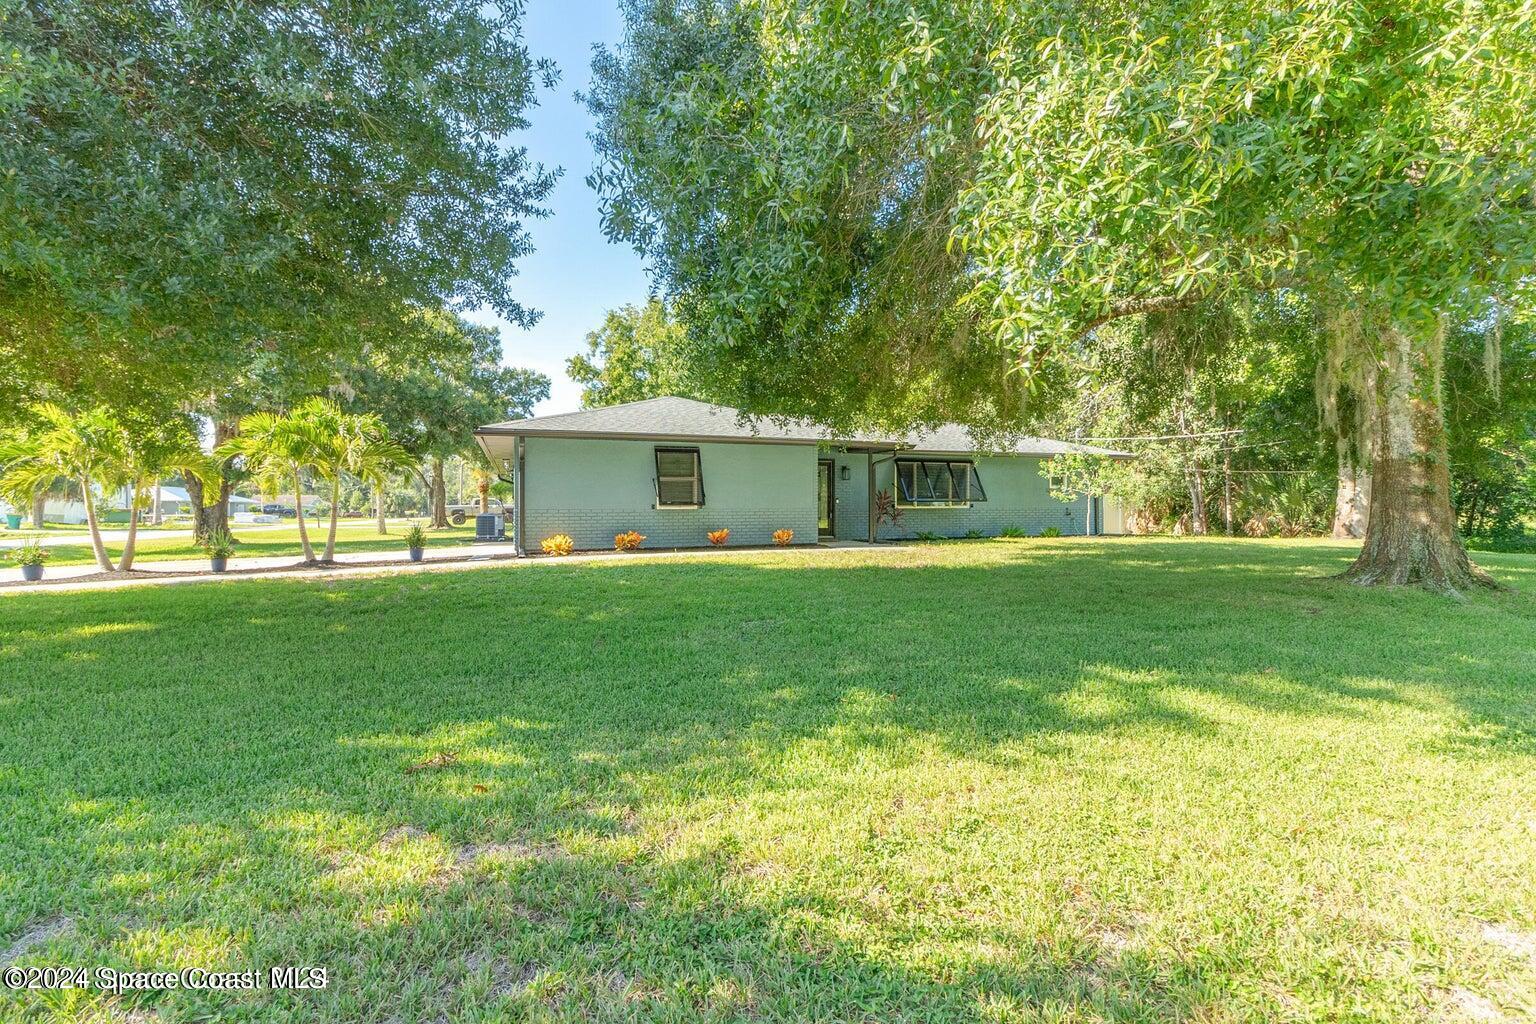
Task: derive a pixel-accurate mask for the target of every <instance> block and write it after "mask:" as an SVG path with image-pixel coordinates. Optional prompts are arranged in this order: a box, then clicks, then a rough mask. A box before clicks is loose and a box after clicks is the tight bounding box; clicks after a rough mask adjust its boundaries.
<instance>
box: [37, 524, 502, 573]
mask: <svg viewBox="0 0 1536 1024" xmlns="http://www.w3.org/2000/svg"><path fill="white" fill-rule="evenodd" d="M407 525H408V524H406V523H395V522H392V523H390V524H389V533H388V534H387V535H385V536H382V537H381V536H379V531H378V527H377V525H376V524H375V523H374V521H373V520H372V519H369V520H366V521H362V522H360V521H358V520H351V521H350V523H349V522H348V521H347V520H343V521H342V522H341V523H340V524H339V525H338V526H337V528H336V550H337V551H339V552H345V551H354V552H356V551H402V550H404V545H405V541H404V539H403V537H404V533H405V528H406V526H407ZM327 526H328V524H327V523H326V522H325V521H322V522H321V523H320V525H319V527H318V528H317V527H316V526H315V525H314V524H309V541H310V543H311V544H312V545H314V548H315V552H316V555H317V556H318V555H319V554H320V553H321V552H322V550H323V549H324V547H325V534H326V529H327ZM80 529H81V532H83V531H84V528H83V527H81V528H80ZM231 532H232V533H233V534H234V535H235V538H236V539H237V540H239V541H240V546H239V547H238V548H237V549H236V550H235V554H234V556H233V557H235V558H259V557H265V556H272V555H292V556H293V557H294V558H301V557H303V554H304V551H303V548H302V547H300V545H299V528H298V527H297V526H293V527H289V528H285V529H262V528H259V527H258V528H255V529H241V528H239V527H238V526H237V527H235V528H234V529H233V530H231ZM13 536H14V535H13ZM474 536H475V528H474V526H472V525H471V526H450V527H448V528H446V529H442V530H428V531H427V545H428V546H429V547H444V546H451V545H456V544H468V543H469V542H470V541H471V540H472V539H473V538H474ZM45 546H46V547H47V549H48V552H49V558H48V564H49V565H50V566H55V565H89V564H91V563H93V562H95V561H96V557H95V555H93V554H92V553H91V546H90V544H47V545H45ZM107 550H108V551H109V552H110V553H111V554H112V557H113V559H114V560H115V559H116V558H117V556H118V555H120V554H122V551H123V543H122V541H115V542H112V543H108V544H107ZM136 550H137V552H138V553H137V554H136V555H134V562H135V563H138V562H160V561H181V560H184V559H192V558H207V557H208V556H207V554H206V553H205V552H204V551H203V549H202V548H200V547H198V546H197V545H196V544H195V543H193V541H192V538H191V537H156V536H155V535H154V533H153V532H146V533H141V534H140V535H139V539H138V542H137V544H136Z"/></svg>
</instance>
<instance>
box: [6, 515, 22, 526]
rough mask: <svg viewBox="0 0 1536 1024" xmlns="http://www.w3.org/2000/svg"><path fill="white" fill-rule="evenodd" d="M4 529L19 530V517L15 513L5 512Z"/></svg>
mask: <svg viewBox="0 0 1536 1024" xmlns="http://www.w3.org/2000/svg"><path fill="white" fill-rule="evenodd" d="M5 528H6V529H7V530H19V529H21V516H19V515H17V514H16V513H15V512H7V513H6V514H5Z"/></svg>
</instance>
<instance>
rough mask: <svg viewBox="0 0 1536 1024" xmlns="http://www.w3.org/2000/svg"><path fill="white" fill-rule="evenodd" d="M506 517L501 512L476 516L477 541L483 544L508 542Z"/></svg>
mask: <svg viewBox="0 0 1536 1024" xmlns="http://www.w3.org/2000/svg"><path fill="white" fill-rule="evenodd" d="M506 523H507V519H506V516H503V515H502V514H501V513H499V512H492V513H488V514H486V515H480V516H475V540H476V541H479V542H481V543H489V542H491V541H499V540H506V539H507V534H506Z"/></svg>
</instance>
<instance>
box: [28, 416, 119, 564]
mask: <svg viewBox="0 0 1536 1024" xmlns="http://www.w3.org/2000/svg"><path fill="white" fill-rule="evenodd" d="M31 411H32V414H33V416H34V417H35V418H36V420H37V421H38V425H37V426H36V427H34V428H32V429H30V430H25V431H22V432H21V433H18V434H13V435H10V436H9V437H7V438H5V439H3V440H0V467H3V470H0V493H3V494H5V495H6V496H7V498H10V499H19V500H20V501H27V500H30V499H31V498H32V497H33V496H35V495H37V494H38V493H40V492H42V491H46V490H47V489H48V488H49V487H51V486H52V485H53V483H54V481H55V480H56V479H58V478H59V477H61V476H62V477H68V478H69V479H70V480H72V481H74V483H75V484H76V485H77V486H79V488H80V500H81V501H82V502H83V503H84V505H85V521H86V524H87V526H89V528H90V531H91V550H92V551H93V552H95V555H96V564H97V565H98V566H100V567H101V570H102V571H103V572H112V571H113V569H114V566H113V565H112V559H111V557H110V556H109V555H108V554H107V546H106V545H105V544H104V543H102V539H101V524H100V522H99V521H98V520H97V518H96V489H97V488H98V487H100V488H102V489H104V490H105V489H110V488H115V487H116V486H117V485H118V484H120V483H122V482H125V481H124V467H125V466H126V465H127V464H128V448H129V438H128V431H127V430H125V429H124V428H123V425H122V423H121V422H119V421H118V419H117V417H115V416H114V415H112V412H111V410H109V409H108V408H107V407H106V406H97V407H96V408H94V409H90V410H88V411H86V412H82V413H71V412H69V411H68V410H66V409H64V408H62V407H61V406H58V405H54V404H53V403H51V402H44V403H40V404H38V405H34V406H32V407H31Z"/></svg>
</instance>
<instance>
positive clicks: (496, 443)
mask: <svg viewBox="0 0 1536 1024" xmlns="http://www.w3.org/2000/svg"><path fill="white" fill-rule="evenodd" d="M475 438H476V440H477V441H478V442H479V444H480V447H481V448H482V449H483V450H484V451H485V454H486V456H487V457H488V458H489V459H490V460H491V463H492V464H493V465H495V466H499V467H501V472H502V475H503V476H504V477H510V478H511V481H512V483H513V491H514V499H513V516H512V518H513V523H512V524H511V527H512V535H513V541H514V544H515V546H516V548H517V550H518V551H519V553H522V552H525V551H527V550H529V549H532V550H535V551H536V550H538V547H539V543H540V541H542V540H544V539H546V538H548V537H551V536H554V535H555V534H567V535H569V536H570V537H571V538H572V539H573V540H574V541H575V544H576V547H578V548H583V549H601V548H610V547H612V546H613V538H614V535H615V534H618V533H623V532H625V531H628V530H638V531H639V532H640V533H642V534H645V536H646V542H645V546H646V547H656V548H686V547H702V546H705V545H706V544H707V543H708V541H707V538H706V536H705V535H706V534H707V533H708V532H709V531H711V530H717V529H720V528H722V527H728V528H729V529H730V531H731V533H730V543H731V544H744V545H762V544H768V543H770V542H771V540H772V536H773V533H774V532H775V531H776V530H781V529H787V530H793V531H794V540H795V543H815V542H816V541H817V540H829V539H837V540H853V541H875V540H898V539H903V538H910V537H913V536H916V535H917V534H920V533H925V534H926V533H931V534H937V535H939V536H946V537H961V536H965V535H966V534H967V533H969V532H971V531H973V530H974V531H978V532H980V533H981V534H983V535H987V536H993V535H996V534H998V533H999V532H1001V531H1002V530H1004V529H1007V528H1010V527H1011V528H1017V529H1021V530H1024V531H1025V532H1027V533H1030V534H1038V533H1040V532H1041V531H1042V530H1045V529H1048V528H1050V527H1055V528H1056V529H1057V530H1059V531H1060V532H1061V533H1062V534H1063V535H1079V536H1081V535H1091V534H1101V533H1119V532H1122V522H1123V517H1122V516H1121V515H1120V512H1119V509H1118V508H1117V507H1116V506H1115V503H1114V502H1113V501H1112V500H1110V499H1105V498H1097V497H1094V498H1090V497H1081V498H1078V499H1077V500H1075V501H1058V500H1057V499H1055V498H1053V497H1051V494H1050V486H1049V483H1048V481H1047V480H1046V478H1045V477H1044V476H1042V475H1041V472H1040V469H1041V465H1042V462H1043V461H1045V460H1049V459H1050V458H1051V457H1052V456H1054V455H1062V454H1066V453H1069V452H1087V453H1092V454H1096V455H1103V456H1107V457H1110V458H1130V456H1129V455H1127V454H1126V453H1124V452H1117V451H1109V450H1106V449H1102V448H1089V447H1086V446H1083V445H1075V444H1069V443H1067V442H1064V441H1051V440H1046V439H1045V438H1038V437H1016V438H1011V439H1008V440H1005V441H1002V442H1000V443H998V444H997V445H995V446H993V447H989V448H978V447H977V445H976V443H975V442H974V441H973V440H972V439H971V435H970V432H969V431H968V430H967V429H965V428H964V427H961V426H958V425H947V426H944V427H940V428H939V429H937V430H933V431H927V432H919V433H915V434H910V435H906V436H900V437H883V436H873V435H871V436H855V437H834V436H831V435H829V434H828V433H827V431H826V430H825V429H823V428H822V427H819V426H817V425H816V424H813V423H809V422H806V421H801V420H788V421H777V420H773V419H769V418H764V417H752V416H747V415H744V414H743V413H741V412H740V411H738V410H736V409H731V408H727V407H725V406H719V405H710V404H708V403H705V402H696V401H693V400H691V399H686V398H671V397H668V398H653V399H649V400H647V401H643V402H630V403H627V404H625V405H613V406H606V407H604V408H599V409H587V410H584V411H582V412H573V413H562V414H559V415H553V416H536V417H533V418H531V419H523V420H511V421H509V422H506V423H493V424H490V425H488V426H484V427H481V428H480V429H479V430H477V431H475ZM881 492H886V493H887V494H888V495H892V496H894V502H895V505H896V506H897V507H898V508H900V510H901V515H902V521H901V523H899V524H893V523H890V522H888V521H885V522H877V519H878V517H877V515H876V495H878V494H880V493H881Z"/></svg>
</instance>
